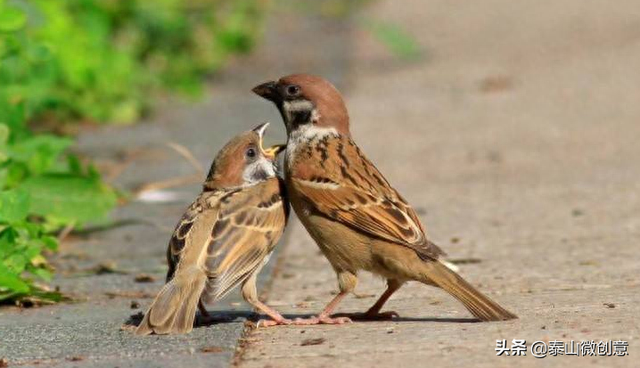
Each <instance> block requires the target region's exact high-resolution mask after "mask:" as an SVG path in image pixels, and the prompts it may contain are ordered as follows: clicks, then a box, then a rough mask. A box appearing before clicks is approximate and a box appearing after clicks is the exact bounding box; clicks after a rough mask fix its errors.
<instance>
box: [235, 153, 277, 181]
mask: <svg viewBox="0 0 640 368" xmlns="http://www.w3.org/2000/svg"><path fill="white" fill-rule="evenodd" d="M275 176H276V170H275V168H274V167H273V163H272V162H271V161H269V160H267V159H266V158H264V157H260V158H259V159H258V160H256V161H255V162H253V163H251V164H249V165H247V167H245V169H244V172H243V173H242V179H244V183H245V185H252V184H257V183H259V182H261V181H265V180H268V179H271V178H273V177H275Z"/></svg>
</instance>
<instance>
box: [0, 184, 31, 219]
mask: <svg viewBox="0 0 640 368" xmlns="http://www.w3.org/2000/svg"><path fill="white" fill-rule="evenodd" d="M29 204H30V201H29V193H28V192H27V191H26V190H24V189H12V190H5V191H2V192H0V221H3V222H8V223H13V222H18V221H22V220H24V219H25V218H26V217H27V215H28V214H29Z"/></svg>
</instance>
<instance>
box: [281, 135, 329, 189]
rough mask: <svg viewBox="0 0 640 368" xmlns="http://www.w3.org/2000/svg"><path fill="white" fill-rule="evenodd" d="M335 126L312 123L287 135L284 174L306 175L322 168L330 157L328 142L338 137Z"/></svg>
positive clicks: (304, 176)
mask: <svg viewBox="0 0 640 368" xmlns="http://www.w3.org/2000/svg"><path fill="white" fill-rule="evenodd" d="M338 136H339V135H338V132H337V131H336V129H335V128H324V127H318V126H316V125H313V124H307V125H305V126H301V127H299V128H298V129H296V130H295V131H294V132H292V133H291V134H290V135H289V139H288V141H287V151H286V154H285V168H286V175H288V176H289V175H292V176H294V177H303V178H306V177H308V176H309V175H310V174H311V173H312V172H313V171H317V170H322V169H323V168H322V166H323V165H324V163H325V162H326V161H327V160H328V159H329V157H330V149H329V146H330V142H331V141H332V140H334V139H335V138H336V137H338Z"/></svg>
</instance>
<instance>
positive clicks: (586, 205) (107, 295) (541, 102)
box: [0, 0, 640, 368]
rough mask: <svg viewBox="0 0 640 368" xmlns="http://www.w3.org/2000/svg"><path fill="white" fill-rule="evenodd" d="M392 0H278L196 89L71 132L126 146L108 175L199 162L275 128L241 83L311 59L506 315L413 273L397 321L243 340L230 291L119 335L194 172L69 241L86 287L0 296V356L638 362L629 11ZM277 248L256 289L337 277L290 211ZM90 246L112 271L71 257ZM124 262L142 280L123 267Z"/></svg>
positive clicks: (310, 293) (369, 299) (151, 174)
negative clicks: (360, 4) (201, 321)
mask: <svg viewBox="0 0 640 368" xmlns="http://www.w3.org/2000/svg"><path fill="white" fill-rule="evenodd" d="M329 3H331V2H329ZM397 4H398V3H397V2H392V1H390V0H384V1H377V2H373V3H371V4H370V5H369V6H368V7H366V8H365V10H364V11H360V12H358V13H357V14H356V15H355V16H352V17H347V18H326V17H325V18H320V19H318V18H316V17H315V16H314V15H313V13H312V12H311V10H309V9H307V10H304V11H302V10H299V11H282V10H276V12H275V13H274V15H273V16H272V17H271V19H270V21H269V27H268V31H267V36H266V42H265V43H264V44H263V45H262V46H261V47H260V48H259V49H258V50H257V52H256V53H255V54H254V55H253V56H251V57H250V58H248V59H243V60H239V62H238V63H237V64H238V65H236V66H234V67H232V68H231V69H230V70H229V71H228V72H226V73H223V75H221V76H220V77H218V78H217V79H216V80H215V81H214V83H213V85H214V87H213V90H212V93H211V97H210V98H209V99H207V101H206V102H205V103H203V104H200V105H197V106H177V107H176V108H165V111H164V112H163V113H162V114H160V116H159V117H158V118H156V119H152V120H154V121H153V122H149V123H145V124H140V125H137V126H135V127H131V128H113V127H111V128H107V129H100V130H98V131H95V132H90V133H87V134H86V135H84V136H83V137H82V140H81V147H80V150H82V151H83V152H88V153H89V154H91V155H92V156H93V157H96V158H97V159H99V160H103V161H113V160H117V159H122V157H128V156H130V155H131V154H132V153H133V154H134V156H136V157H137V159H136V160H134V161H133V163H132V164H131V165H129V166H127V167H126V169H125V170H124V172H122V173H121V174H120V175H119V176H118V178H117V183H118V184H119V185H120V186H122V187H124V188H133V187H135V186H136V185H139V184H141V183H145V182H150V181H156V180H160V179H164V178H167V177H175V176H176V175H184V174H190V173H191V172H192V169H191V167H190V166H189V165H188V164H187V163H186V162H185V161H184V160H182V159H181V158H179V157H178V156H177V155H175V154H174V153H173V152H172V151H170V150H167V149H166V148H164V146H163V144H164V142H167V141H174V142H178V143H181V144H183V145H185V146H188V147H189V148H190V149H192V150H193V152H194V154H195V155H196V157H197V158H198V159H199V161H201V162H202V163H203V164H204V163H205V162H207V161H208V160H209V159H210V157H211V155H212V154H213V152H215V151H216V150H217V149H218V148H219V147H220V145H221V144H222V143H223V142H224V141H225V140H226V139H228V137H230V136H232V135H233V134H234V133H235V132H236V131H239V130H245V129H248V128H251V127H253V126H255V125H256V124H257V123H258V122H261V121H263V120H266V119H269V120H271V121H273V122H274V123H275V124H274V126H273V127H272V128H276V129H271V133H270V134H271V137H282V128H281V126H279V117H278V116H277V114H276V112H275V109H273V108H272V107H271V106H269V105H268V104H266V103H264V102H262V101H260V100H258V99H257V98H255V97H253V96H251V95H250V94H249V93H248V92H247V91H248V90H249V89H250V88H251V87H252V86H253V85H254V84H255V83H256V82H258V81H262V80H264V79H267V78H273V77H275V76H277V75H280V74H284V73H288V72H290V71H312V72H315V73H317V74H322V75H325V76H327V77H328V78H329V79H331V80H332V81H334V82H336V83H337V84H338V86H339V88H341V89H342V90H343V91H344V92H345V96H346V99H347V104H348V107H349V110H350V114H351V118H352V131H353V135H354V137H355V139H356V141H357V142H358V143H359V144H360V146H361V147H362V149H363V150H364V152H365V153H367V154H368V156H369V158H370V159H372V160H373V161H374V163H376V165H377V166H378V168H379V169H380V170H381V171H382V172H383V173H384V174H385V175H386V176H387V178H388V179H389V181H390V182H391V183H392V184H393V185H394V186H395V187H396V188H397V189H398V190H399V191H400V192H401V193H402V194H403V195H404V196H405V197H406V198H407V199H408V200H409V201H410V202H411V203H412V204H413V205H414V207H416V208H417V209H418V212H419V214H420V215H421V217H422V219H423V221H424V222H425V224H426V226H427V230H428V233H429V236H430V237H431V239H432V240H433V241H434V242H436V243H437V244H439V245H441V247H442V248H444V249H445V250H446V251H447V252H448V253H449V257H450V258H451V259H453V260H456V259H457V260H467V261H471V262H470V263H468V264H462V265H460V267H461V273H462V274H463V275H464V276H465V277H466V278H467V279H468V280H469V281H471V282H472V283H473V284H475V285H477V286H478V287H479V288H480V289H481V290H483V291H484V292H486V293H487V294H488V295H490V296H492V297H493V298H495V299H496V300H499V301H500V302H501V303H502V304H504V305H505V306H506V307H508V308H509V309H510V310H512V311H514V312H516V313H517V314H518V315H519V316H520V319H519V320H517V321H512V322H505V323H474V322H473V321H472V320H471V319H470V315H469V314H468V312H466V311H465V310H464V308H463V307H462V306H461V305H459V304H458V303H456V302H455V301H454V300H452V299H451V298H450V297H448V296H447V295H446V294H444V293H442V292H441V291H439V290H435V289H432V288H427V287H423V286H421V285H417V284H409V285H408V286H406V287H404V288H403V289H402V290H400V291H399V292H398V293H397V294H396V295H394V297H393V298H392V299H391V300H390V301H389V303H388V306H387V307H388V309H392V310H395V311H397V312H398V313H399V314H400V316H401V317H402V318H400V319H398V320H395V321H392V322H370V323H354V324H350V325H345V326H317V327H278V328H273V329H260V330H256V331H253V332H250V333H248V334H247V335H246V336H245V339H244V340H243V343H242V344H239V343H238V339H239V338H240V336H241V335H242V331H243V322H244V318H245V317H246V316H247V314H248V313H249V308H248V307H247V306H246V304H243V303H240V304H239V303H238V301H239V300H238V297H237V296H233V297H232V298H229V299H227V300H225V301H224V302H223V303H221V304H219V305H217V306H215V307H211V309H212V310H214V309H217V310H222V311H225V313H226V314H227V315H229V316H230V317H237V318H236V319H235V320H234V321H233V322H229V323H221V324H216V325H211V326H205V327H200V328H196V329H194V331H193V333H192V334H190V335H188V336H184V337H150V338H145V339H138V338H135V337H132V336H131V335H130V334H129V333H128V332H126V331H120V330H119V327H120V325H122V324H123V323H124V322H125V321H126V320H127V318H128V317H129V316H130V315H131V314H133V313H135V312H137V311H140V310H141V309H143V308H145V307H146V306H147V305H148V303H149V302H150V301H151V299H150V298H149V296H152V295H153V293H155V292H156V291H157V290H158V288H159V287H160V285H161V284H162V276H163V273H164V264H163V257H164V250H165V248H164V247H165V244H166V241H167V239H168V237H169V234H170V232H171V230H172V228H173V226H174V224H175V221H176V219H177V218H178V217H179V215H180V213H181V212H182V210H183V208H184V207H185V205H186V204H187V202H188V201H189V200H190V199H191V198H192V197H193V196H194V195H195V193H196V192H197V190H198V188H197V185H194V186H191V187H186V188H180V189H179V193H180V197H179V199H177V200H176V201H175V203H170V204H164V205H158V204H143V203H133V204H130V205H127V206H126V207H123V208H121V209H119V210H118V211H117V213H116V215H115V217H116V218H118V219H123V220H128V219H135V220H136V221H139V220H141V219H142V220H144V223H139V224H134V225H129V226H123V227H120V228H117V229H115V230H110V231H106V232H100V233H93V234H90V235H89V236H87V237H85V238H82V239H75V240H74V241H70V242H67V243H65V245H64V249H63V251H62V252H61V255H60V259H59V260H57V262H58V263H59V266H60V268H61V270H62V271H63V272H61V276H60V277H59V279H58V280H57V283H58V284H59V285H60V286H61V287H62V288H63V290H69V291H72V292H74V293H75V294H77V295H79V296H80V297H82V298H84V299H85V300H86V301H84V302H81V303H77V304H73V305H62V306H54V307H46V308H38V309H30V310H23V311H20V310H17V309H12V308H3V309H0V331H1V333H0V336H1V340H0V357H2V356H5V357H7V358H8V359H9V362H10V364H20V365H24V366H33V365H36V364H38V365H39V366H43V365H53V366H104V367H113V366H119V367H125V366H165V367H168V366H176V367H177V366H187V365H188V366H193V367H200V366H202V367H204V366H228V365H229V364H231V361H232V359H233V356H234V354H236V353H237V354H238V356H237V359H236V364H238V365H239V366H240V367H272V368H276V367H283V368H285V367H286V368H288V367H334V366H345V367H346V366H349V367H351V366H355V367H377V366H380V367H382V366H384V367H388V366H396V365H404V366H425V365H429V366H451V367H460V366H474V367H478V366H480V367H497V366H505V367H511V366H514V365H516V364H517V365H519V366H538V365H544V366H611V367H625V366H628V367H632V366H637V363H635V362H636V359H635V354H637V346H638V344H637V341H638V337H639V332H640V322H639V320H638V318H637V315H638V312H639V307H638V302H639V301H640V296H639V294H640V284H639V282H638V278H637V275H638V267H639V265H640V255H639V254H638V252H637V249H638V247H637V244H638V242H639V241H640V216H638V214H639V213H640V195H639V194H638V193H640V163H639V157H640V145H638V144H637V140H638V137H640V104H638V103H637V100H638V96H640V74H639V73H637V71H636V70H637V66H638V65H640V31H639V30H640V8H639V7H638V6H637V4H636V3H635V2H633V1H626V0H625V1H618V2H616V4H615V6H613V5H612V4H611V3H610V2H607V1H604V0H598V1H591V2H587V3H585V2H583V1H577V0H570V1H564V2H554V1H544V2H540V1H530V2H519V3H518V4H517V5H516V4H512V2H510V1H507V0H493V1H489V2H486V1H485V2H482V3H481V4H480V3H478V4H475V3H474V4H471V3H468V2H464V3H463V2H455V3H453V2H448V1H417V0H416V1H405V2H403V3H402V4H403V6H401V7H400V6H398V5H397ZM317 10H318V9H316V11H317ZM319 10H320V11H321V12H325V13H331V9H330V8H328V10H327V9H319ZM314 19H315V20H314ZM372 19H375V20H384V21H387V22H394V23H396V24H400V25H402V27H404V28H405V29H407V30H409V32H410V33H411V34H412V35H413V36H414V37H415V38H416V39H417V40H418V42H419V43H420V45H421V46H422V48H423V50H424V52H423V57H422V58H420V59H418V60H414V61H402V60H399V59H397V58H396V57H394V56H393V55H391V54H390V53H389V52H388V51H387V50H386V49H385V48H383V47H382V46H380V44H379V43H377V42H376V41H375V40H374V39H373V38H372V37H371V35H370V34H369V33H368V32H366V31H365V30H364V27H363V26H362V25H363V24H366V23H367V21H368V20H372ZM278 134H280V135H278ZM203 137H206V139H203ZM274 140H275V138H274ZM140 149H142V150H141V153H138V154H136V152H137V150H140ZM284 245H285V246H284V247H281V248H282V249H281V250H282V251H281V253H280V255H279V257H278V261H279V267H278V270H277V272H275V277H274V279H273V281H272V283H271V285H270V288H269V294H268V298H267V301H268V303H269V304H270V305H272V306H274V307H276V308H278V309H280V310H281V311H283V312H285V313H289V314H292V315H297V314H311V313H317V312H318V311H319V310H320V309H321V308H322V307H323V306H324V303H326V302H327V301H328V300H329V299H330V298H331V297H332V293H333V292H335V289H336V282H335V277H334V274H333V272H332V270H331V268H330V266H329V265H328V263H327V261H326V260H325V259H324V258H323V257H322V256H321V255H320V254H319V253H318V251H317V247H316V246H315V245H314V244H313V243H312V241H311V240H310V239H309V237H308V236H307V235H306V233H305V232H304V230H303V229H302V228H301V226H300V225H299V224H298V223H297V221H293V222H292V226H291V227H290V228H289V230H288V236H287V241H286V244H284ZM107 260H111V261H114V262H115V264H116V266H117V269H119V270H124V271H127V272H128V273H127V274H106V275H96V274H95V272H94V273H93V274H91V273H88V274H87V272H85V271H84V270H86V269H90V268H92V267H95V266H96V265H98V264H100V263H103V262H105V261H107ZM274 263H275V262H274V261H272V263H271V264H272V265H273V264H274ZM72 265H73V267H72ZM139 273H148V274H151V275H152V276H154V277H155V279H156V281H155V282H153V283H136V282H134V277H135V276H136V275H137V274H139ZM264 273H265V274H269V273H270V270H265V271H264ZM383 289H384V284H383V282H381V281H380V280H376V279H374V278H372V277H371V276H369V275H362V277H361V282H360V286H359V287H358V289H357V292H358V293H359V297H357V298H356V297H350V298H348V299H347V300H345V302H344V303H343V304H342V305H341V307H340V311H342V312H353V311H362V310H364V309H366V308H368V306H369V305H370V304H372V303H373V302H374V300H375V297H376V296H377V295H378V294H379V293H381V292H382V290H383ZM374 295H375V296H374ZM132 300H136V301H137V302H138V303H139V304H140V305H141V307H140V308H138V309H131V308H130V304H131V301H132ZM496 339H506V340H507V341H511V340H512V339H526V340H527V342H528V343H529V344H530V343H531V342H533V341H535V340H542V341H546V342H548V341H552V340H561V341H564V342H569V341H570V340H574V341H581V340H595V341H600V340H628V341H629V353H630V356H628V357H569V356H563V357H547V358H544V359H535V358H533V357H532V356H531V355H530V353H527V356H526V357H504V356H503V357H496V352H495V347H496V342H495V340H496ZM240 345H241V346H240ZM206 347H212V349H210V350H213V351H216V352H214V353H203V352H202V349H203V348H206ZM74 357H77V359H79V360H74ZM634 363H635V364H634Z"/></svg>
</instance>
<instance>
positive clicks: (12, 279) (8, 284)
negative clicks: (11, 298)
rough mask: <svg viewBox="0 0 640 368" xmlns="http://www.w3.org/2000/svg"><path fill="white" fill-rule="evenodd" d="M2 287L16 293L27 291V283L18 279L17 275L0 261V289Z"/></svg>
mask: <svg viewBox="0 0 640 368" xmlns="http://www.w3.org/2000/svg"><path fill="white" fill-rule="evenodd" d="M2 289H8V290H11V291H14V292H18V293H27V292H29V284H27V283H26V282H24V281H22V280H20V277H18V275H16V274H15V273H13V272H11V270H9V269H8V268H7V267H6V266H5V265H4V264H2V263H0V290H2Z"/></svg>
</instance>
